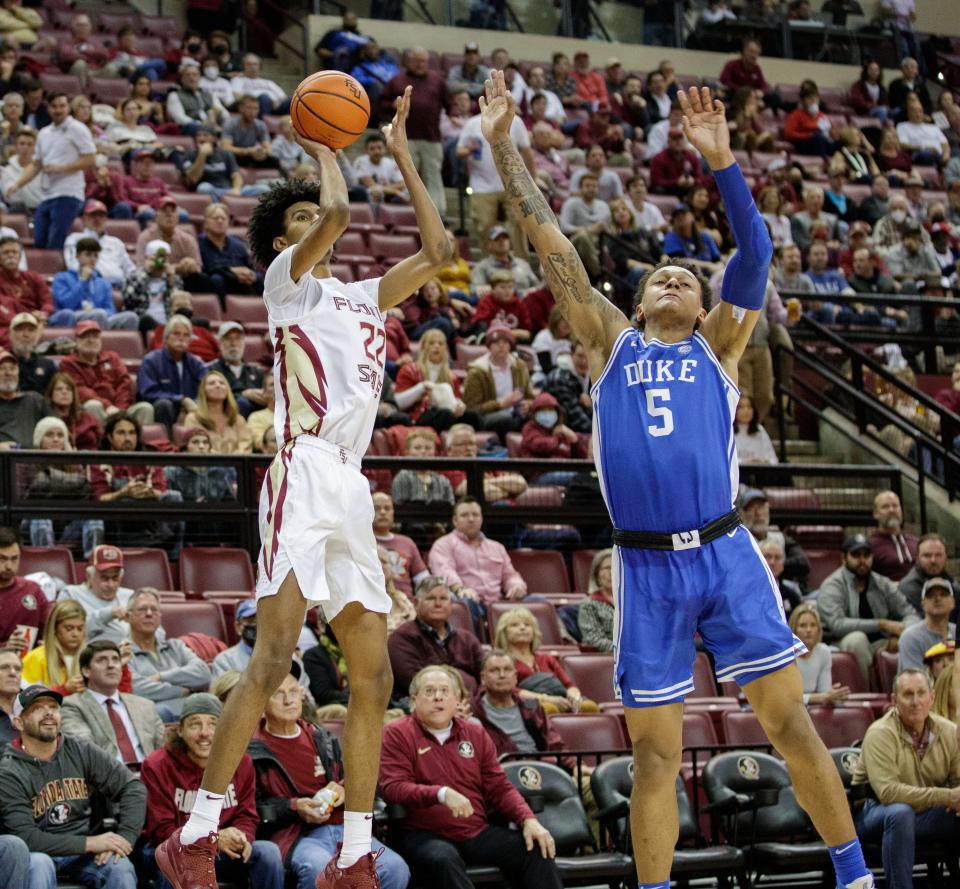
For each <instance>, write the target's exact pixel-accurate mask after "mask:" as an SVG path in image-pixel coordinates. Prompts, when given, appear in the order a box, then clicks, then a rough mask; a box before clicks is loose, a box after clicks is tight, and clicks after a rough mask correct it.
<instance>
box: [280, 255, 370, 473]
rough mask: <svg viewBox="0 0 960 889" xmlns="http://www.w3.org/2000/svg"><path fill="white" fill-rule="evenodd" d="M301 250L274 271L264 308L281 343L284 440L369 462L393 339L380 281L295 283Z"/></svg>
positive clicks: (308, 279)
mask: <svg viewBox="0 0 960 889" xmlns="http://www.w3.org/2000/svg"><path fill="white" fill-rule="evenodd" d="M294 249H295V246H293V247H288V248H287V249H286V250H284V251H283V253H281V254H280V255H279V256H278V257H277V258H276V259H275V260H274V261H273V262H272V263H270V268H268V269H267V274H266V277H265V278H264V282H263V301H264V302H265V303H266V304H267V319H268V321H269V324H270V338H271V339H272V340H273V343H274V359H273V374H274V382H275V383H276V391H277V399H276V408H275V409H274V416H275V420H274V422H275V427H276V432H277V441H278V442H280V443H283V442H287V441H290V440H291V439H293V438H295V437H296V436H297V435H303V434H307V435H316V436H318V437H320V438H322V439H324V440H325V441H327V442H329V443H330V444H335V445H338V446H339V447H342V448H344V449H346V450H348V451H351V452H353V453H354V454H357V455H358V456H359V455H362V454H363V453H364V451H366V449H367V446H368V445H369V444H370V436H371V435H372V434H373V423H374V420H376V416H377V405H378V404H379V400H380V390H381V388H382V387H383V374H384V369H383V368H384V359H385V355H386V334H385V332H384V327H383V316H382V315H381V313H380V307H379V304H378V293H379V291H380V279H379V278H371V279H368V280H366V281H358V282H356V283H355V284H344V283H343V282H342V281H339V280H337V279H336V278H324V279H322V280H321V279H320V278H315V277H314V276H313V274H312V272H307V273H305V274H304V275H303V276H302V277H301V278H300V280H299V281H293V280H292V279H291V277H290V263H291V259H292V256H293V251H294Z"/></svg>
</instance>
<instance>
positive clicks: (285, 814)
mask: <svg viewBox="0 0 960 889" xmlns="http://www.w3.org/2000/svg"><path fill="white" fill-rule="evenodd" d="M299 678H300V667H299V666H298V665H297V663H296V662H294V663H293V664H291V672H290V673H289V674H288V675H287V676H286V678H285V679H284V680H283V682H282V683H280V687H279V688H278V689H277V690H276V692H274V693H273V695H271V697H270V698H269V700H268V701H267V706H266V708H265V709H264V714H263V719H262V720H261V722H260V725H259V727H258V728H257V730H256V731H255V732H254V735H253V739H252V740H251V742H250V746H249V748H248V753H249V755H250V757H251V758H252V760H253V765H254V768H255V769H256V774H257V814H258V815H259V817H260V831H259V832H260V835H261V836H263V837H265V838H268V839H269V840H270V841H272V842H273V843H276V845H277V846H278V847H279V848H280V855H281V858H282V859H283V861H284V864H285V865H286V868H287V870H288V872H289V873H291V874H292V875H293V877H294V879H295V880H296V885H297V889H313V887H314V886H315V885H317V883H318V882H319V883H320V885H324V882H326V881H324V875H325V874H326V875H327V880H329V873H330V871H331V870H333V868H335V867H336V864H335V859H336V854H337V848H338V844H340V843H342V842H343V802H344V799H345V793H344V789H343V781H344V774H343V758H342V754H341V750H340V743H339V741H338V740H337V739H336V738H335V737H334V736H333V735H332V734H331V733H330V732H328V731H326V730H325V729H323V728H320V727H318V726H315V725H313V724H312V723H310V722H307V721H306V720H305V719H304V718H303V693H302V690H301V688H300V686H299V685H298V681H299ZM304 762H310V763H313V764H314V765H313V767H312V768H310V769H304V768H302V764H303V763H304ZM323 791H327V793H325V794H323V795H322V796H321V793H322V792H323ZM373 852H374V854H373V855H372V856H369V857H368V858H365V859H364V861H366V862H370V863H371V865H370V871H369V885H371V886H372V885H376V883H377V882H379V885H381V886H382V887H383V889H406V886H407V883H408V882H409V880H410V871H409V869H408V867H407V865H406V864H405V863H404V861H403V859H402V858H400V856H399V855H397V854H396V853H395V852H393V851H392V850H391V849H388V848H387V847H385V846H384V845H383V844H382V843H380V842H379V841H378V840H376V839H375V840H374V841H373ZM373 862H376V865H375V866H376V875H374V874H373ZM328 864H331V865H332V866H331V867H330V868H329V869H328ZM377 877H379V881H377V880H376V878H377ZM334 879H335V878H334ZM320 881H324V882H320ZM344 883H346V881H344ZM329 885H334V884H333V883H332V882H331V883H329Z"/></svg>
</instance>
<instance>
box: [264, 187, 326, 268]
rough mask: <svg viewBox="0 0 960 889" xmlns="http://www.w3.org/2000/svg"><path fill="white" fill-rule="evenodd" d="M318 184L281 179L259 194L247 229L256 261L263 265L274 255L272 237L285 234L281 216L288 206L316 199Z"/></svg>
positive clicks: (272, 258)
mask: <svg viewBox="0 0 960 889" xmlns="http://www.w3.org/2000/svg"><path fill="white" fill-rule="evenodd" d="M319 194H320V186H319V185H318V183H316V182H308V181H306V180H305V179H284V180H283V181H282V182H277V183H275V184H274V185H272V186H270V190H269V191H268V192H266V193H265V194H263V195H261V197H260V200H259V201H257V205H256V206H255V207H254V208H253V212H252V213H251V214H250V223H249V225H248V228H247V243H248V244H249V245H250V253H251V254H252V255H253V259H254V261H255V262H257V263H259V264H260V265H261V266H263V267H264V268H266V267H267V266H268V265H270V263H271V262H273V261H274V260H275V259H276V258H277V255H278V254H277V251H276V250H274V248H273V241H274V238H280V237H283V235H284V234H286V230H285V229H284V224H283V219H284V215H285V214H286V212H287V209H288V208H289V207H292V206H293V205H294V204H299V203H300V202H301V201H314V202H316V200H317V197H318V195H319Z"/></svg>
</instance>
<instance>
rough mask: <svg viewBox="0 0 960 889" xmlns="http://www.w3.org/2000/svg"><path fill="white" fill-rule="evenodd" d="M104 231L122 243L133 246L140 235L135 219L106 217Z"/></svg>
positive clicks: (138, 225) (138, 224)
mask: <svg viewBox="0 0 960 889" xmlns="http://www.w3.org/2000/svg"><path fill="white" fill-rule="evenodd" d="M106 231H107V234H108V235H113V236H114V237H115V238H119V239H120V240H121V241H123V243H124V244H126V245H128V246H130V247H135V246H136V244H137V238H139V237H140V223H138V222H137V220H136V219H108V220H107V225H106Z"/></svg>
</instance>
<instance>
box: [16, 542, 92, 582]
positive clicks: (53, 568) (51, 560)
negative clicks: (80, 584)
mask: <svg viewBox="0 0 960 889" xmlns="http://www.w3.org/2000/svg"><path fill="white" fill-rule="evenodd" d="M40 571H45V572H46V573H47V574H50V575H52V576H53V577H59V578H60V579H61V580H62V581H64V582H65V583H71V584H72V583H76V582H77V577H76V572H75V570H74V565H73V554H72V553H71V552H70V550H69V549H67V547H65V546H21V547H20V570H19V571H18V574H19V575H20V576H21V577H23V576H24V575H26V574H35V573H37V572H40Z"/></svg>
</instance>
